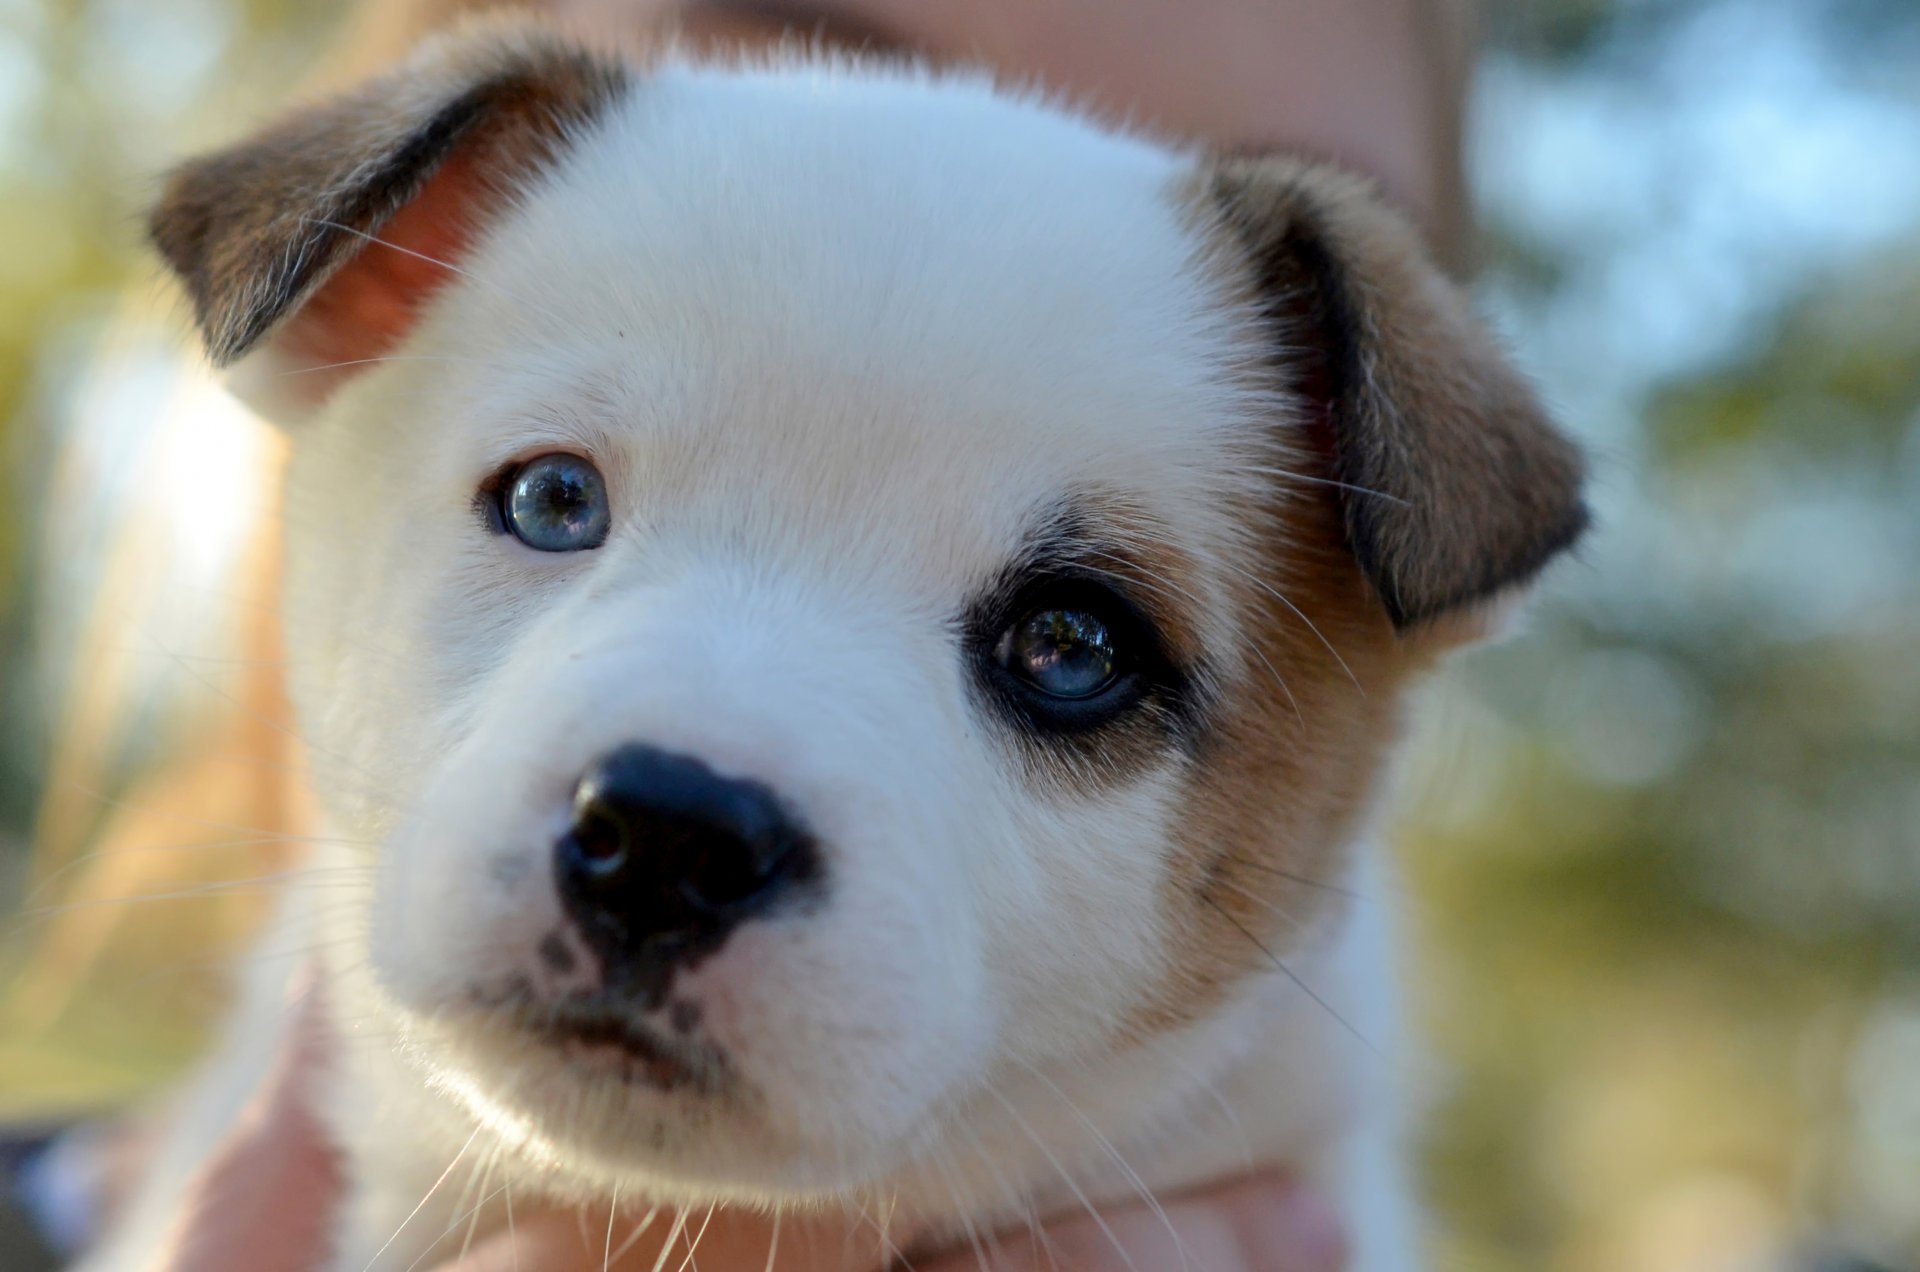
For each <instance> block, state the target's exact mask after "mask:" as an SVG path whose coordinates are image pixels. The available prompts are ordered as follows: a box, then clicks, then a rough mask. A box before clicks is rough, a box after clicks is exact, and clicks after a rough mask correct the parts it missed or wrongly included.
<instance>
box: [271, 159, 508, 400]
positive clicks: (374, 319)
mask: <svg viewBox="0 0 1920 1272" xmlns="http://www.w3.org/2000/svg"><path fill="white" fill-rule="evenodd" d="M482 187H483V179H482V178H481V176H480V175H479V174H478V172H477V171H476V165H475V164H474V163H473V161H472V160H471V159H470V158H467V157H466V156H463V155H454V156H452V157H451V158H449V159H448V160H447V161H446V162H445V163H444V164H442V165H441V167H440V170H439V171H438V172H436V173H435V174H434V175H433V176H432V177H431V178H429V179H428V181H427V184H426V186H425V187H424V188H423V189H422V190H421V191H420V193H419V194H418V195H416V196H415V197H414V198H413V199H412V200H411V201H409V202H408V203H407V205H406V206H405V207H403V208H401V209H400V211H399V212H397V213H395V214H394V216H393V217H392V219H390V220H389V221H388V222H387V223H386V224H385V225H383V226H381V227H380V229H379V231H378V234H377V237H378V241H377V242H375V241H369V240H365V239H360V238H358V236H355V240H354V241H353V242H351V243H349V244H347V248H348V250H349V251H351V252H352V253H353V255H352V257H351V259H349V260H348V261H347V263H346V264H345V265H343V266H341V267H340V268H339V269H338V270H337V271H336V272H335V273H334V275H333V276H332V277H331V278H329V279H327V281H326V282H325V283H323V284H321V286H320V289H319V290H318V291H316V292H315V293H314V294H313V295H312V296H311V297H309V298H308V300H307V302H306V303H305V304H304V305H302V306H301V307H300V311H299V313H297V314H296V315H295V316H294V317H293V319H292V320H291V321H289V322H288V323H287V326H286V329H285V330H284V331H283V332H282V333H281V335H280V337H279V338H278V340H277V341H276V343H277V344H278V345H279V346H280V347H281V348H282V349H283V350H284V351H285V352H286V354H287V355H288V361H289V362H290V363H291V366H290V367H289V370H296V371H299V372H300V376H299V378H300V379H302V380H304V381H306V383H304V384H303V385H302V386H301V389H302V396H309V395H311V396H313V397H316V398H324V397H326V396H327V395H328V394H330V393H331V392H332V391H333V389H334V388H335V387H336V386H337V385H338V384H339V383H340V382H341V381H342V380H344V379H345V378H347V377H348V376H351V375H353V374H355V373H356V372H358V371H360V370H363V369H364V367H365V364H366V363H367V362H368V361H370V360H374V359H378V358H382V357H385V356H386V355H387V354H389V353H391V352H392V351H393V350H394V349H395V348H396V347H398V346H399V344H400V343H401V342H402V341H403V340H405V339H406V337H407V334H408V333H409V332H410V331H411V330H412V329H413V325H414V323H415V321H416V320H417V319H418V318H419V315H420V312H421V310H422V309H423V308H424V307H425V305H426V303H427V301H428V300H429V299H431V298H432V296H433V294H434V292H435V291H437V290H438V289H439V288H441V287H443V286H445V285H446V284H447V283H448V282H449V281H450V280H451V279H453V278H454V277H455V276H456V275H457V273H458V270H459V268H460V258H461V256H462V255H463V254H464V253H465V251H466V248H467V245H468V243H469V241H470V240H471V239H472V237H473V232H474V211H475V208H476V206H477V204H478V202H479V201H480V200H481V199H482V198H484V195H485V191H484V190H483V188H482Z"/></svg>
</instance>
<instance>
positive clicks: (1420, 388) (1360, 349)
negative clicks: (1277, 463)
mask: <svg viewBox="0 0 1920 1272" xmlns="http://www.w3.org/2000/svg"><path fill="white" fill-rule="evenodd" d="M1202 178H1203V182H1204V193H1203V199H1202V201H1203V203H1206V204H1211V206H1212V207H1213V208H1214V209H1216V210H1217V211H1216V215H1217V218H1218V221H1219V223H1220V227H1221V229H1220V231H1216V233H1220V234H1221V236H1222V237H1223V238H1226V239H1227V240H1229V246H1230V247H1232V248H1237V254H1238V256H1239V258H1240V260H1241V261H1242V262H1243V264H1242V269H1243V270H1244V269H1248V268H1250V270H1251V273H1252V284H1253V287H1254V290H1255V292H1256V295H1257V303H1258V304H1259V306H1260V308H1261V309H1262V311H1263V312H1264V313H1265V314H1266V315H1267V317H1268V319H1269V321H1270V323H1271V325H1272V331H1271V334H1270V338H1271V345H1270V347H1271V348H1272V349H1273V351H1274V353H1273V358H1272V360H1273V362H1274V363H1275V364H1277V365H1278V366H1279V367H1280V368H1282V370H1283V372H1284V373H1286V374H1287V375H1288V377H1289V379H1290V384H1289V385H1288V387H1289V388H1290V389H1291V390H1292V391H1293V392H1295V393H1296V394H1297V393H1302V392H1304V394H1305V395H1306V396H1307V398H1308V399H1309V402H1310V403H1311V404H1312V406H1313V407H1314V408H1315V409H1317V411H1318V413H1319V414H1320V415H1321V417H1322V418H1323V419H1324V421H1325V432H1326V433H1327V435H1328V439H1329V444H1330V450H1331V471H1330V474H1329V475H1330V476H1331V477H1332V478H1333V479H1334V480H1336V481H1338V482H1340V483H1342V484H1343V485H1344V486H1345V487H1347V489H1346V490H1345V491H1344V492H1343V495H1342V500H1343V505H1344V507H1343V523H1344V529H1345V537H1346V541H1347V543H1348V545H1349V547H1350V548H1351V550H1352V552H1353V554H1354V556H1355V557H1356V558H1357V559H1358V561H1359V562H1360V566H1361V568H1362V569H1363V570H1364V571H1365V572H1366V574H1367V577H1368V578H1369V579H1371V580H1372V582H1373V586H1374V588H1375V590H1376V591H1377V592H1378V594H1379V597H1380V601H1381V602H1382V603H1383V604H1384V605H1385V606H1386V610H1387V613H1388V615H1389V616H1390V617H1391V618H1392V620H1393V623H1394V625H1395V626H1396V627H1399V628H1403V629H1404V628H1409V627H1413V626H1416V625H1418V624H1421V623H1424V622H1427V621H1428V620H1430V619H1434V618H1436V617H1438V616H1440V615H1442V614H1446V613H1448V612H1450V611H1453V610H1455V609H1457V608H1459V607H1461V606H1465V605H1470V604H1471V603H1473V602H1475V601H1479V600H1482V599H1485V598H1487V597H1489V596H1491V595H1493V594H1494V593H1497V592H1499V591H1502V590H1504V589H1507V588H1510V587H1514V586H1516V585H1519V584H1522V583H1524V582H1526V581H1527V580H1529V579H1531V578H1532V577H1533V575H1534V574H1535V573H1537V572H1538V571H1539V570H1540V569H1541V567H1542V566H1544V565H1545V564H1546V563H1547V562H1548V561H1550V560H1552V559H1553V558H1554V557H1555V556H1557V555H1559V554H1560V553H1561V552H1562V551H1564V550H1565V549H1566V548H1568V547H1569V546H1571V545H1572V543H1573V542H1574V541H1575V540H1576V539H1577V538H1578V537H1579V536H1580V533H1581V531H1582V530H1583V529H1584V528H1585V527H1586V524H1587V510H1586V505H1585V503H1584V501H1583V500H1582V498H1581V485H1582V481H1583V478H1584V464H1583V462H1582V460H1581V456H1580V453H1579V451H1578V450H1577V449H1576V448H1575V447H1574V446H1573V444H1572V443H1571V442H1569V441H1568V440H1567V439H1566V438H1565V437H1564V436H1562V435H1561V434H1560V433H1559V432H1558V431H1557V430H1556V429H1555V428H1554V427H1553V425H1552V424H1551V423H1550V422H1549V421H1548V419H1547V417H1546V414H1545V412H1544V411H1543V410H1542V408H1541V406H1540V404H1539V401H1538V400H1537V398H1536V397H1535V395H1534V393H1533V391H1532V389H1531V388H1530V387H1529V386H1528V385H1527V384H1526V382H1525V381H1524V380H1523V379H1522V378H1521V377H1520V376H1519V375H1518V374H1517V373H1516V372H1515V371H1514V370H1513V369H1512V368H1511V367H1510V366H1509V365H1508V364H1507V362H1506V359H1505V358H1504V357H1503V356H1502V355H1501V353H1500V352H1499V350H1498V349H1497V347H1496V346H1495V344H1494V342H1493V340H1492V339H1491V337H1490V336H1489V334H1488V333H1487V331H1486V329H1485V327H1484V326H1483V325H1482V324H1481V323H1480V322H1479V321H1478V320H1477V319H1476V318H1475V316H1474V314H1473V312H1472V309H1471V307H1470V305H1469V304H1468V301H1467V298H1466V296H1465V295H1464V294H1463V293H1462V292H1461V291H1460V290H1459V289H1458V288H1457V287H1455V286H1454V285H1453V284H1451V283H1449V282H1448V281H1447V280H1446V279H1445V278H1443V277H1442V276H1441V274H1440V273H1439V271H1438V270H1436V269H1435V268H1434V267H1433V266H1432V265H1431V264H1430V263H1429V262H1428V261H1427V260H1426V258H1425V256H1424V255H1423V253H1422V252H1421V249H1420V245H1419V242H1418V239H1417V237H1416V236H1415V234H1414V232H1413V231H1412V229H1411V228H1410V227H1409V226H1407V225H1406V223H1405V222H1403V221H1402V220H1401V219H1400V218H1399V217H1398V216H1396V215H1395V214H1394V213H1392V212H1391V211H1389V210H1388V209H1387V208H1386V207H1385V206H1384V205H1383V204H1382V203H1381V202H1380V201H1379V200H1378V199H1377V198H1375V197H1374V196H1373V194H1372V193H1371V191H1370V190H1369V189H1368V187H1367V186H1366V184H1365V183H1364V182H1362V181H1360V180H1359V179H1357V178H1355V177H1352V176H1349V175H1347V174H1344V173H1341V172H1338V171H1335V170H1333V169H1329V168H1325V167H1320V166H1315V165H1311V164H1307V163H1302V162H1300V161H1298V160H1294V159H1288V158H1284V157H1242V158H1230V159H1224V160H1220V161H1218V162H1217V163H1215V164H1213V165H1212V166H1211V167H1210V168H1209V169H1208V170H1206V171H1205V172H1204V173H1203V174H1202Z"/></svg>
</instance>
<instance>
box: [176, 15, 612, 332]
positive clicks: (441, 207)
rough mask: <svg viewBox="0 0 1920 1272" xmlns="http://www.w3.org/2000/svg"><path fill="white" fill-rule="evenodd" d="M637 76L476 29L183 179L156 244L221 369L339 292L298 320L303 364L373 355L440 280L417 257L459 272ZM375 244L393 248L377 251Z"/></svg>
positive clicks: (438, 271)
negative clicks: (501, 217)
mask: <svg viewBox="0 0 1920 1272" xmlns="http://www.w3.org/2000/svg"><path fill="white" fill-rule="evenodd" d="M627 76H628V72H627V70H626V68H625V67H624V66H623V65H622V64H621V63H618V62H615V61H611V60H608V59H605V58H601V57H598V56H596V55H593V54H591V53H588V52H586V51H584V50H582V49H580V48H577V47H575V46H573V45H570V44H568V43H566V42H564V41H561V40H559V39H556V38H554V37H552V36H550V35H546V34H544V33H540V32H538V31H535V30H533V29H530V28H526V27H521V26H517V25H516V26H511V27H503V26H482V27H478V28H476V29H474V30H472V31H470V32H466V33H463V34H461V35H458V36H455V37H451V38H448V39H446V40H443V41H440V42H437V43H435V44H433V45H430V46H428V47H427V48H426V49H425V50H423V51H422V52H421V54H420V55H418V56H417V57H415V58H414V59H413V60H412V61H411V62H409V63H408V64H407V65H406V66H404V67H402V68H401V69H399V70H397V71H395V72H393V73H392V74H390V75H387V76H384V77H382V78H381V79H378V80H375V81H373V82H372V83H370V84H368V85H366V86H364V87H363V88H361V89H359V90H357V91H355V92H353V93H350V94H348V95H346V96H344V97H340V98H337V99H335V100H333V101H332V102H330V103H327V104H324V105H322V106H319V107H317V108H315V109H312V110H309V111H306V112H303V113H301V114H297V115H295V116H293V117H291V118H289V119H287V120H285V121H284V122H282V123H280V124H278V125H276V126H274V127H272V128H270V129H268V130H267V131H266V132H264V133H262V134H260V135H259V136H257V137H255V138H253V139H251V140H249V141H247V142H243V143H241V144H240V145H238V146H235V147H233V148H231V149H229V150H225V151H222V152H220V153H217V154H214V155H209V156H207V157H205V158H202V159H197V160H193V161H191V162H189V163H187V164H185V165H183V166H182V167H180V168H179V169H177V170H176V171H175V172H174V173H173V175H172V177H171V178H170V179H169V180H168V183H167V187H166V191H165V193H164V194H163V195H162V196H161V199H160V202H159V204H158V205H157V206H156V207H155V208H154V210H153V213H152V216H151V219H150V221H149V229H150V233H151V236H152V239H153V242H154V245H155V246H156V247H157V248H158V249H159V251H160V254H161V255H162V256H163V257H164V258H165V259H166V261H167V263H168V265H170V266H171V267H172V268H173V270H174V272H175V273H177V274H178V275H179V276H180V279H181V281H182V282H183V283H184V284H185V285H186V289H187V293H188V296H189V297H190V298H191V299H192V302H193V307H194V313H195V315H196V317H197V319H198V321H199V325H200V329H201V333H202V335H203V336H204V337H205V340H206V343H207V349H208V352H209V354H210V355H211V356H212V358H213V360H214V361H215V362H217V363H222V364H224V363H228V362H232V361H233V360H235V359H237V358H239V357H241V356H242V355H244V354H245V353H247V352H248V351H249V350H251V349H253V348H254V347H255V346H256V345H258V344H259V343H260V341H261V340H262V339H263V337H265V336H266V335H267V334H268V333H269V332H271V331H273V330H274V329H275V328H276V327H278V326H279V325H280V324H281V323H282V322H283V321H285V320H286V319H288V318H289V317H291V316H292V315H293V314H294V313H295V312H296V311H298V310H300V309H301V308H302V307H303V306H307V307H309V308H310V309H311V306H310V304H309V302H310V301H314V300H316V299H317V296H316V294H317V293H319V292H320V291H321V289H322V287H323V285H325V284H327V283H329V281H330V280H333V279H335V278H336V277H338V278H339V283H340V286H339V288H338V289H335V294H333V295H331V296H329V297H328V298H327V301H326V304H325V305H324V306H323V307H322V308H320V309H318V310H315V311H313V313H312V314H311V315H308V314H303V315H302V317H303V318H306V317H309V316H311V317H313V318H315V319H316V320H317V321H316V322H312V323H305V324H303V326H304V327H305V328H306V330H305V331H303V333H302V339H301V340H300V344H301V345H302V346H303V348H302V350H301V352H302V354H303V356H311V357H314V358H315V360H319V359H320V358H328V359H332V360H338V358H339V356H340V355H341V354H342V353H351V354H352V356H359V357H370V356H374V354H376V353H378V352H379V351H380V349H381V348H382V347H384V346H385V345H390V344H391V342H392V341H394V340H396V339H398V337H399V336H400V335H402V334H404V332H405V330H406V328H407V327H408V325H409V324H410V323H411V321H412V317H413V315H414V313H415V312H417V310H418V308H419V305H420V303H421V301H422V300H423V299H424V298H425V296H426V295H428V294H430V292H431V290H432V289H433V287H435V286H436V285H438V284H439V283H441V282H444V281H445V278H446V276H447V274H448V270H447V268H446V267H445V266H443V265H437V264H432V263H430V262H428V261H426V260H422V259H420V257H409V256H408V255H407V251H416V252H419V253H420V254H421V256H426V257H433V258H435V259H436V260H439V261H448V260H451V259H452V258H453V257H454V256H455V255H457V253H458V251H459V249H460V248H461V247H463V246H464V245H465V243H466V241H467V238H468V237H469V236H470V235H471V234H472V233H473V232H474V229H475V228H476V225H477V224H478V222H479V219H480V218H481V217H482V216H483V215H484V212H485V210H486V207H485V205H486V204H487V203H488V202H489V196H490V195H491V194H493V193H494V192H495V190H497V188H499V187H502V186H504V185H506V184H507V183H508V182H511V181H513V180H516V179H525V178H526V177H527V176H528V175H530V174H531V173H532V172H533V171H535V170H537V169H538V168H539V167H540V166H541V165H542V164H544V163H545V162H547V161H548V160H549V159H550V158H551V157H552V155H553V153H554V151H555V148H556V146H557V145H558V144H559V143H560V141H561V139H562V138H563V137H564V135H565V133H566V131H567V129H568V128H569V127H572V126H577V125H579V124H581V123H583V122H585V121H587V120H588V119H590V118H592V117H593V116H594V115H595V114H596V113H597V112H598V111H599V110H600V109H601V108H602V107H603V106H604V105H605V104H606V103H608V102H609V101H611V100H612V99H613V98H614V96H615V95H616V94H617V93H618V91H619V90H620V88H621V87H622V86H623V85H624V84H625V83H626V82H627ZM428 196H431V197H428ZM422 200H424V202H422ZM416 204H417V205H418V206H417V207H416ZM374 237H379V238H381V239H383V240H387V241H390V242H394V243H397V244H398V248H382V249H380V250H379V251H378V252H377V253H375V252H370V251H369V250H368V247H369V243H370V240H371V239H372V238H374ZM400 249H405V250H400ZM350 265H354V266H359V267H361V268H360V270H359V276H358V277H354V276H352V275H351V274H350V273H348V272H347V271H348V267H349V266H350ZM358 324H365V325H364V326H360V325H358ZM305 346H311V349H309V348H306V347H305Z"/></svg>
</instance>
